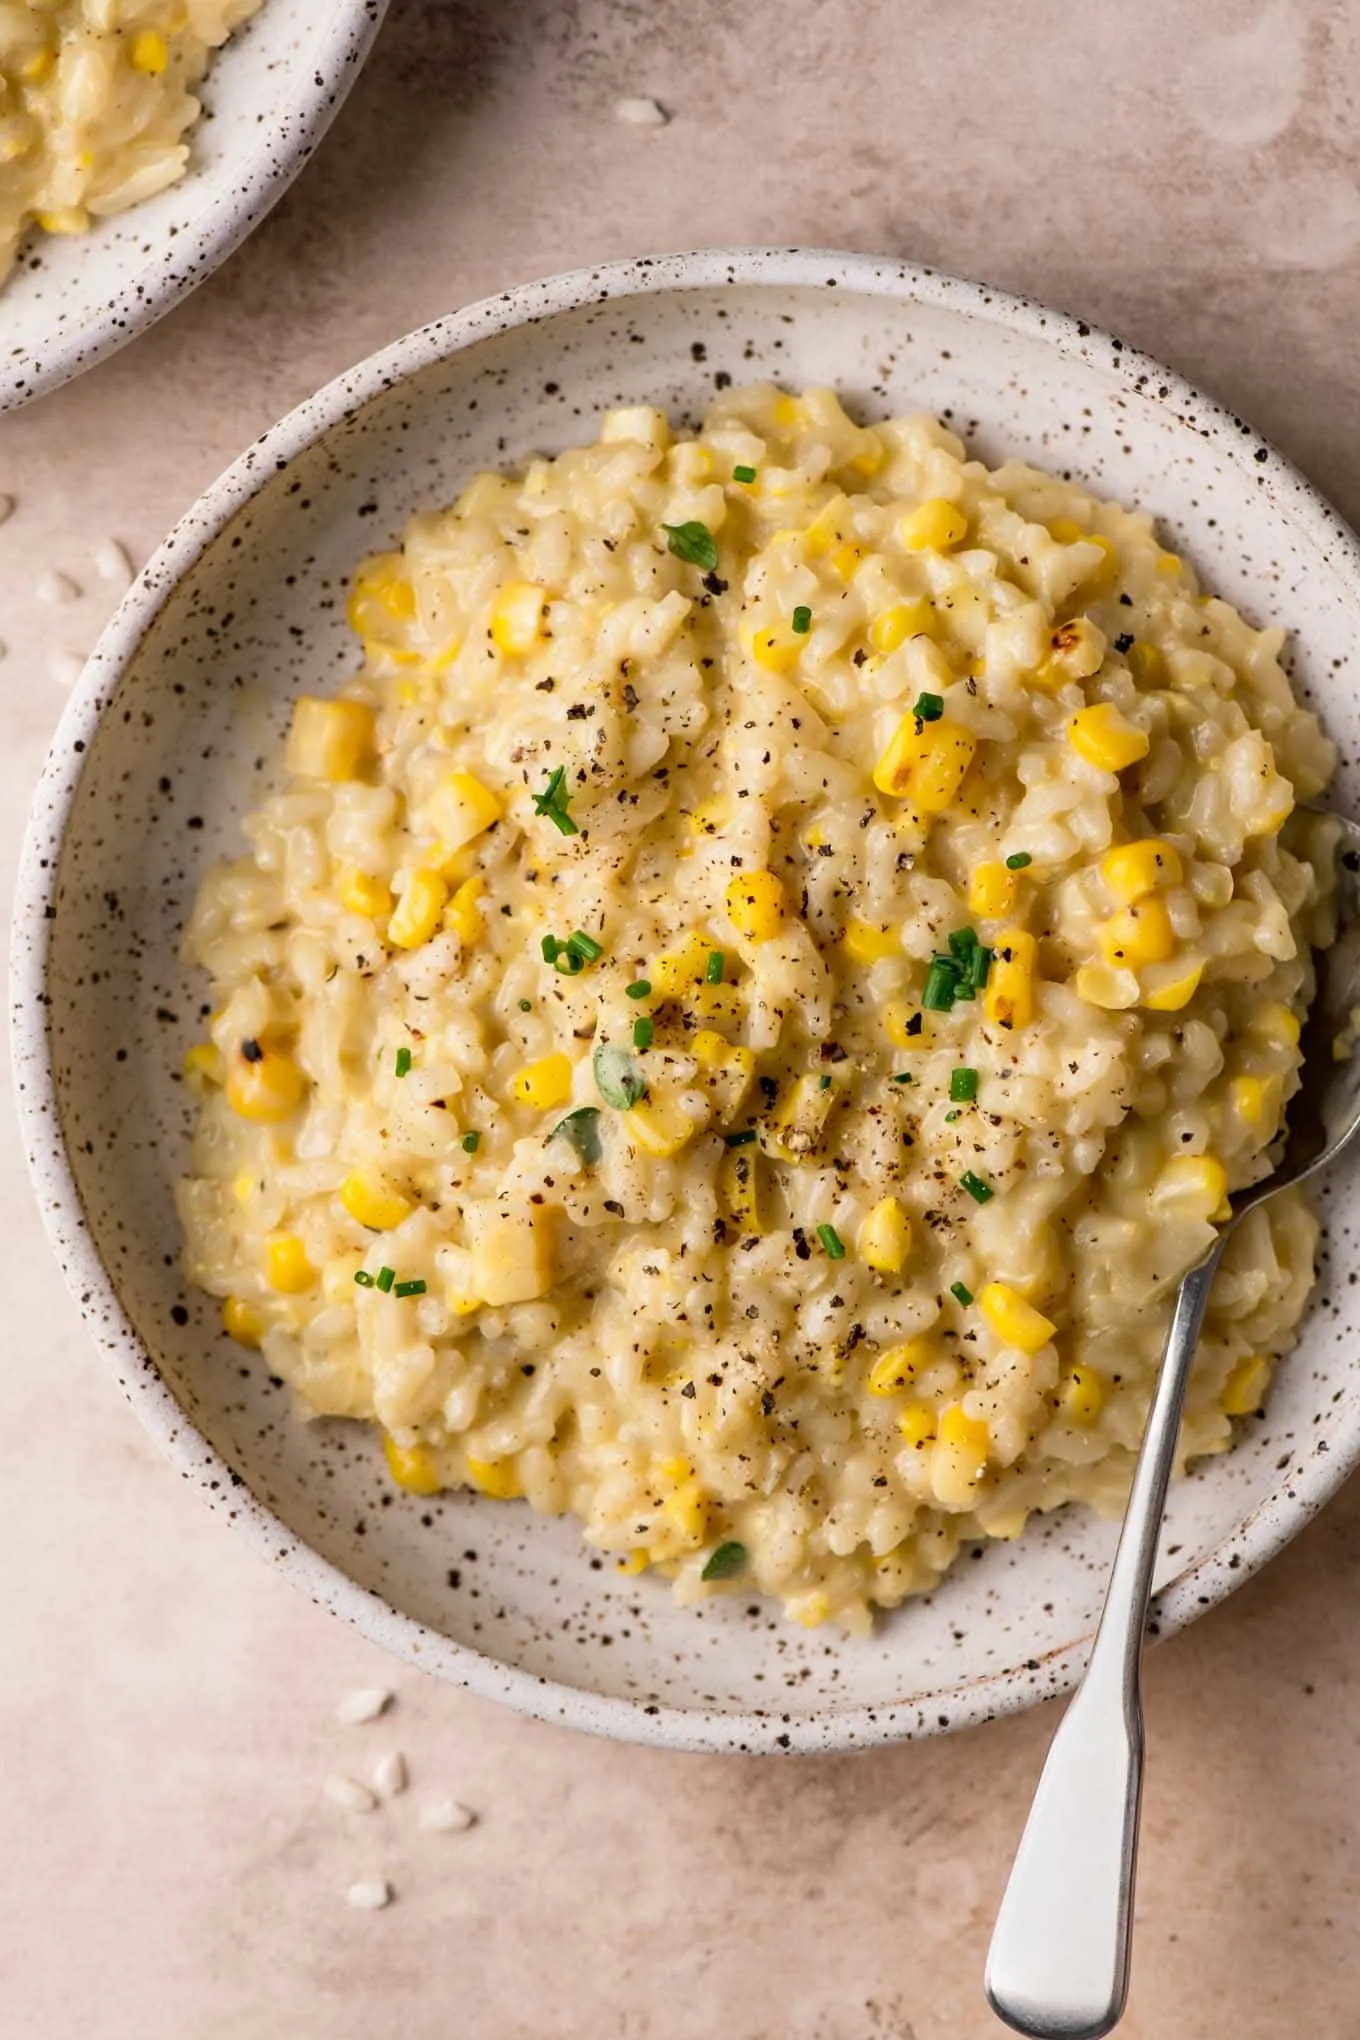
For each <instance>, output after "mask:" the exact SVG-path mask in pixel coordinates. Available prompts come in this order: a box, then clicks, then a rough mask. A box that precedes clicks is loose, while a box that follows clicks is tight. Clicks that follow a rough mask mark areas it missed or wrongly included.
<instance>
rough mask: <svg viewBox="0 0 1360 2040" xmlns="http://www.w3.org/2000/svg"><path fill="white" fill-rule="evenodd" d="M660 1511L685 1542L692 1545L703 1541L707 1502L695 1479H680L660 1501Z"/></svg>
mask: <svg viewBox="0 0 1360 2040" xmlns="http://www.w3.org/2000/svg"><path fill="white" fill-rule="evenodd" d="M661 1513H662V1515H663V1516H664V1517H665V1518H666V1521H667V1522H668V1523H669V1524H670V1526H671V1528H672V1530H674V1531H675V1533H676V1535H677V1536H678V1537H679V1538H681V1539H682V1540H683V1542H684V1543H685V1544H687V1545H690V1546H691V1547H692V1546H694V1545H697V1544H702V1543H703V1541H704V1536H705V1534H706V1532H707V1530H708V1502H707V1500H706V1498H705V1496H704V1491H703V1489H702V1488H701V1487H700V1486H699V1483H698V1481H697V1480H682V1481H681V1483H680V1485H679V1487H677V1488H674V1489H673V1490H672V1491H671V1493H670V1494H668V1495H667V1496H666V1498H665V1500H664V1501H663V1502H662V1504H661Z"/></svg>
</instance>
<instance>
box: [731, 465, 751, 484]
mask: <svg viewBox="0 0 1360 2040" xmlns="http://www.w3.org/2000/svg"><path fill="white" fill-rule="evenodd" d="M755 478H756V471H755V469H754V468H753V467H734V468H733V470H732V479H733V481H734V482H753V481H754V480H755Z"/></svg>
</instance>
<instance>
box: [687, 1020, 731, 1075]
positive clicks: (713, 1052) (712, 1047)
mask: <svg viewBox="0 0 1360 2040" xmlns="http://www.w3.org/2000/svg"><path fill="white" fill-rule="evenodd" d="M731 1046H732V1045H731V1043H730V1042H728V1041H725V1040H724V1039H723V1037H722V1035H721V1034H715V1033H714V1031H713V1029H712V1028H711V1027H701V1028H700V1029H699V1032H698V1033H697V1034H696V1035H695V1037H694V1039H693V1041H691V1043H690V1045H689V1047H690V1054H691V1055H692V1056H693V1057H694V1060H695V1061H696V1062H697V1063H699V1064H700V1065H701V1066H702V1067H703V1068H704V1069H706V1070H720V1069H723V1068H725V1067H726V1064H727V1058H728V1055H729V1054H730V1053H731Z"/></svg>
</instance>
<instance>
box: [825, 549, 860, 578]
mask: <svg viewBox="0 0 1360 2040" xmlns="http://www.w3.org/2000/svg"><path fill="white" fill-rule="evenodd" d="M863 558H864V547H863V546H862V545H859V544H857V543H856V541H855V540H854V539H853V538H848V539H846V541H845V543H844V544H843V545H838V546H837V547H836V550H835V551H834V552H833V553H832V555H831V557H830V559H829V560H828V561H827V565H828V566H829V567H830V569H831V571H832V573H833V574H835V575H837V576H838V577H839V578H840V579H841V580H842V581H850V580H853V579H854V574H855V568H856V567H857V566H858V565H859V563H860V561H861V560H862V559H863Z"/></svg>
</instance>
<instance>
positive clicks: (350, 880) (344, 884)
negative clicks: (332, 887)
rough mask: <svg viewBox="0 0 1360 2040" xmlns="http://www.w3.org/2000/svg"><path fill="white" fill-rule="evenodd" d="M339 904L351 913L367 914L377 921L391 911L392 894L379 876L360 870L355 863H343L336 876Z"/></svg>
mask: <svg viewBox="0 0 1360 2040" xmlns="http://www.w3.org/2000/svg"><path fill="white" fill-rule="evenodd" d="M336 890H337V892H338V893H339V895H340V904H341V906H342V907H344V908H346V909H347V911H348V912H349V913H351V914H367V915H368V917H369V919H370V920H374V921H379V920H382V919H383V918H384V917H386V916H389V915H390V914H391V912H392V894H391V892H390V890H389V888H388V887H387V886H385V885H384V884H383V882H382V880H381V879H380V878H374V877H373V876H372V875H371V873H369V872H367V871H360V869H359V867H358V866H357V865H356V864H347V865H344V866H343V867H342V868H341V870H340V873H339V875H338V878H337V882H336Z"/></svg>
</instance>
